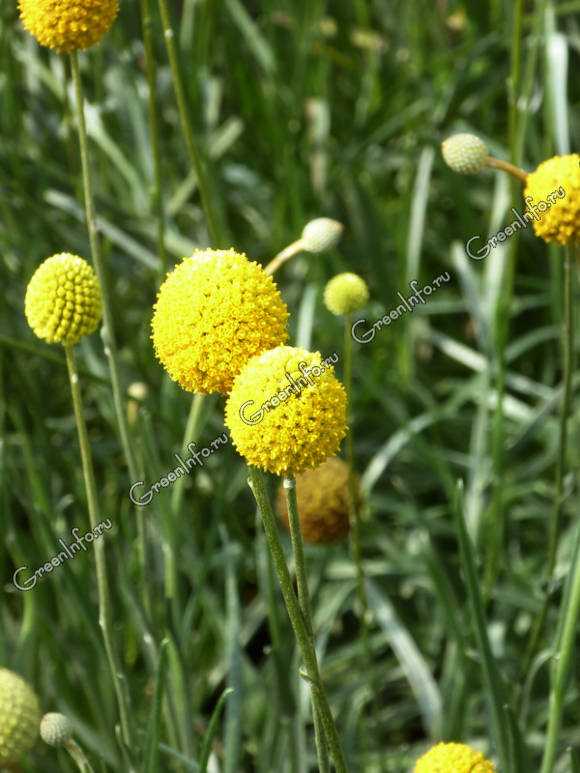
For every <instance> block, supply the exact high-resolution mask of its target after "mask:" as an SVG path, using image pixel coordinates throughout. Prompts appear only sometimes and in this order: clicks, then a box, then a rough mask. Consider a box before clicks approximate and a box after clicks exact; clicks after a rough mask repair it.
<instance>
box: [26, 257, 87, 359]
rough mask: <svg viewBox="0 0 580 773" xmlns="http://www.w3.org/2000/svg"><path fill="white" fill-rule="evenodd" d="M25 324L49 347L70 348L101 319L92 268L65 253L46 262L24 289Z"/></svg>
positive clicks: (81, 260)
mask: <svg viewBox="0 0 580 773" xmlns="http://www.w3.org/2000/svg"><path fill="white" fill-rule="evenodd" d="M24 311H25V314H26V319H27V320H28V324H29V325H30V327H31V328H32V330H33V331H34V333H36V335H37V336H38V337H39V338H42V339H43V340H44V341H48V343H51V344H53V343H61V344H65V345H67V346H73V345H74V344H76V343H78V341H80V339H81V338H82V337H83V336H86V335H89V334H90V333H93V332H94V331H95V330H96V329H97V326H98V324H99V320H100V319H101V292H100V289H99V283H98V281H97V277H96V275H95V272H94V271H93V269H92V268H91V266H90V265H89V264H88V263H87V262H86V260H83V259H82V258H79V256H78V255H70V254H69V253H67V252H63V253H60V254H59V255H53V256H52V257H51V258H47V259H46V260H45V261H44V263H42V264H41V265H40V266H39V267H38V268H37V269H36V271H35V273H34V274H33V276H32V279H31V280H30V282H29V283H28V287H27V289H26V299H25V303H24Z"/></svg>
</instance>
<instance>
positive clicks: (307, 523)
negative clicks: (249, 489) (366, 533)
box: [276, 456, 360, 544]
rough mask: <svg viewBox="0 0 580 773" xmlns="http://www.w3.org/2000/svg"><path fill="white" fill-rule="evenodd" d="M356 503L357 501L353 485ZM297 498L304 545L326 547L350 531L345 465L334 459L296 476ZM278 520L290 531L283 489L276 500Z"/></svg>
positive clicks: (334, 457) (357, 493) (357, 490)
mask: <svg viewBox="0 0 580 773" xmlns="http://www.w3.org/2000/svg"><path fill="white" fill-rule="evenodd" d="M355 495H356V497H357V504H358V501H359V500H360V493H359V486H358V481H357V483H356V493H355ZM296 499H297V500H298V512H299V513H300V528H301V531H302V536H303V537H304V539H305V541H306V542H311V543H320V544H329V543H332V542H338V541H339V540H341V539H344V537H346V536H347V534H348V532H349V527H350V524H349V492H348V465H347V464H346V463H345V462H343V461H342V459H339V458H338V457H337V456H333V457H331V458H330V459H327V460H326V461H325V462H323V463H322V464H321V465H320V466H318V467H316V469H314V470H305V471H304V472H301V473H300V474H299V475H297V476H296ZM276 510H277V512H278V515H279V517H280V520H281V521H282V522H283V524H284V525H285V526H286V528H289V523H288V507H287V503H286V493H285V491H284V487H283V486H280V488H279V489H278V495H277V497H276Z"/></svg>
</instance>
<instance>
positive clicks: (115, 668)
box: [65, 346, 132, 750]
mask: <svg viewBox="0 0 580 773" xmlns="http://www.w3.org/2000/svg"><path fill="white" fill-rule="evenodd" d="M65 354H66V363H67V367H68V374H69V381H70V387H71V393H72V402H73V409H74V415H75V420H76V425H77V432H78V437H79V446H80V449H81V460H82V466H83V477H84V481H85V491H86V496H87V505H88V511H89V520H90V525H91V528H92V529H94V528H95V527H96V526H97V525H98V524H99V523H100V515H99V504H98V498H97V487H96V484H95V474H94V469H93V459H92V454H91V447H90V444H89V438H88V435H87V426H86V423H85V417H84V411H83V404H82V397H81V390H80V385H79V377H78V373H77V369H76V363H75V357H74V352H73V349H72V347H70V346H65ZM94 546H95V564H96V570H97V594H98V599H99V626H100V628H101V631H102V634H103V640H104V643H105V651H106V654H107V659H108V661H109V668H110V670H111V677H112V680H113V686H114V688H115V694H116V696H117V704H118V707H119V717H120V720H121V734H122V738H123V742H124V744H125V746H126V747H127V749H128V750H131V749H132V745H131V743H132V738H131V730H130V724H129V712H128V706H127V700H126V696H125V693H124V689H123V686H122V684H121V681H123V682H124V683H126V682H125V678H124V677H123V676H122V672H121V668H120V665H119V662H118V659H117V654H116V650H115V644H114V638H113V616H112V611H111V600H110V595H109V583H108V580H107V563H106V557H105V540H104V538H103V537H100V538H99V539H95V540H94Z"/></svg>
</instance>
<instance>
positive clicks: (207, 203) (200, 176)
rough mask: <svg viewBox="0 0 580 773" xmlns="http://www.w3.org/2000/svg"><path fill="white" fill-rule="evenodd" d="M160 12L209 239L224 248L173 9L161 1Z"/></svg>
mask: <svg viewBox="0 0 580 773" xmlns="http://www.w3.org/2000/svg"><path fill="white" fill-rule="evenodd" d="M159 11H160V13H161V21H162V23H163V35H164V37H165V46H166V48H167V56H168V57H169V65H170V67H171V78H172V81H173V89H174V91H175V98H176V100H177V109H178V111H179V121H180V123H181V131H182V133H183V137H184V139H185V145H186V148H187V153H188V155H189V160H190V162H191V165H192V166H193V169H194V171H195V175H196V177H197V184H198V187H199V193H200V196H201V204H202V207H203V210H204V213H205V217H206V221H207V228H208V231H209V236H210V239H211V241H212V243H213V245H212V246H213V247H219V246H220V244H221V238H220V235H221V234H222V232H223V229H222V228H221V222H220V221H221V217H220V213H219V211H218V209H217V207H216V206H215V205H214V196H213V190H212V188H211V187H210V181H209V177H208V175H207V173H206V170H205V164H204V161H203V158H202V155H201V153H200V152H199V150H198V147H197V145H196V142H195V139H194V135H193V128H192V125H191V118H190V116H189V110H188V108H187V98H186V95H185V89H184V87H183V78H182V76H181V69H180V66H179V56H178V53H177V46H176V44H175V35H174V32H173V29H172V27H171V17H170V14H169V5H168V3H167V0H159Z"/></svg>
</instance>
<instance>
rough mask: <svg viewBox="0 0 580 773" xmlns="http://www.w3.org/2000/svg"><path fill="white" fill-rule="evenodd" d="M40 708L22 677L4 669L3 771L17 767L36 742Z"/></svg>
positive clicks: (0, 703) (0, 677) (0, 696)
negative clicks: (14, 765) (6, 766)
mask: <svg viewBox="0 0 580 773" xmlns="http://www.w3.org/2000/svg"><path fill="white" fill-rule="evenodd" d="M39 725H40V705H39V703H38V698H37V697H36V695H35V694H34V691H33V690H32V688H31V687H30V686H29V685H28V684H27V683H26V682H25V681H24V679H22V678H21V677H20V676H18V674H15V673H14V672H12V671H9V670H8V669H6V668H0V768H1V767H2V766H3V765H13V764H15V763H17V762H18V761H19V760H20V759H21V757H22V755H24V754H26V752H28V751H30V749H32V747H33V746H34V744H35V742H36V738H37V736H38V729H39Z"/></svg>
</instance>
